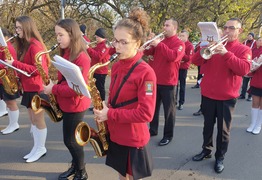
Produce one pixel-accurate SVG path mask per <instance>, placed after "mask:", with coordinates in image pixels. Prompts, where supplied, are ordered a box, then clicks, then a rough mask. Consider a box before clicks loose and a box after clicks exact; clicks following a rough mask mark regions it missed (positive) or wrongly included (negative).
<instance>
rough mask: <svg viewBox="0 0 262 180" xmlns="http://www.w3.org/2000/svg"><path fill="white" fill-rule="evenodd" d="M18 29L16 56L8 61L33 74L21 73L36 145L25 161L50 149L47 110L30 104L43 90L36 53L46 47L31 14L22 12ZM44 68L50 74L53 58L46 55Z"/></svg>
mask: <svg viewBox="0 0 262 180" xmlns="http://www.w3.org/2000/svg"><path fill="white" fill-rule="evenodd" d="M15 29H16V33H17V34H18V38H16V43H17V60H10V61H7V62H8V63H9V64H11V65H13V66H14V67H16V68H18V69H21V70H23V71H25V72H27V73H28V74H31V77H27V76H25V75H23V74H21V75H20V81H21V84H22V88H23V97H22V100H21V105H23V106H25V107H26V108H27V112H28V116H29V119H30V121H31V130H30V132H31V133H32V136H33V139H34V146H33V148H32V150H31V151H30V153H29V154H27V155H25V156H24V157H23V158H24V159H25V160H26V162H28V163H29V162H35V161H37V160H38V159H39V158H41V157H42V156H44V155H45V154H46V152H47V150H46V147H45V142H46V136H47V128H46V123H45V117H44V110H43V109H40V110H39V111H38V112H34V111H33V110H32V108H31V100H32V98H33V96H34V95H36V94H40V93H42V92H43V90H44V89H43V81H42V78H41V74H40V73H39V71H38V70H37V67H36V63H35V62H36V61H35V56H36V54H37V53H39V52H42V51H44V50H46V47H45V45H44V43H43V39H42V37H41V35H40V33H39V31H38V29H37V27H36V24H35V22H34V21H33V19H32V18H31V17H28V16H19V17H17V18H16V21H15ZM41 58H42V68H43V69H44V71H45V72H46V74H48V66H49V62H50V58H49V57H48V56H46V55H43V56H42V57H41Z"/></svg>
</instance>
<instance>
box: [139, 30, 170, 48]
mask: <svg viewBox="0 0 262 180" xmlns="http://www.w3.org/2000/svg"><path fill="white" fill-rule="evenodd" d="M164 36H165V31H163V32H162V33H160V34H158V35H156V36H155V37H153V38H152V39H150V40H148V41H146V42H145V43H144V44H143V45H142V46H141V47H140V48H142V49H149V48H150V43H151V42H153V41H154V40H156V39H158V38H160V41H162V40H163V39H164Z"/></svg>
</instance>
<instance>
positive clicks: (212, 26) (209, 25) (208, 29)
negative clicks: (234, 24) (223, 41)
mask: <svg viewBox="0 0 262 180" xmlns="http://www.w3.org/2000/svg"><path fill="white" fill-rule="evenodd" d="M197 26H198V27H199V29H200V31H201V43H203V44H208V43H209V42H213V41H216V42H217V41H218V40H220V38H221V37H220V34H219V31H218V28H217V24H216V23H215V22H199V23H197Z"/></svg>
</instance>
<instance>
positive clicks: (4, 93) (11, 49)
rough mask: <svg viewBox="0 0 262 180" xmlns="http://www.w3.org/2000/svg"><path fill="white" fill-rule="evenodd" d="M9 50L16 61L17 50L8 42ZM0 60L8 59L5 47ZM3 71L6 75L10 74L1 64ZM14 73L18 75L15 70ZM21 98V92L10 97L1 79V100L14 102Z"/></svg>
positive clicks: (1, 50)
mask: <svg viewBox="0 0 262 180" xmlns="http://www.w3.org/2000/svg"><path fill="white" fill-rule="evenodd" d="M7 48H8V50H9V52H10V54H11V56H12V57H13V58H14V59H15V58H16V51H15V48H14V47H13V45H12V43H11V42H7ZM0 59H1V60H3V61H4V60H5V59H6V55H5V52H4V48H3V47H0ZM1 69H5V70H6V73H8V68H7V67H5V65H4V64H1V63H0V70H1ZM10 70H12V69H10ZM12 71H14V73H15V74H16V71H15V70H12ZM19 97H20V95H19V92H17V93H15V94H14V95H10V94H8V93H6V91H5V89H4V87H3V84H2V80H1V79H0V99H3V100H13V99H17V98H19Z"/></svg>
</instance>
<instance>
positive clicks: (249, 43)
mask: <svg viewBox="0 0 262 180" xmlns="http://www.w3.org/2000/svg"><path fill="white" fill-rule="evenodd" d="M243 44H244V45H246V46H248V47H250V48H251V49H253V48H254V47H256V46H257V44H256V40H255V39H253V40H245V41H244V42H243Z"/></svg>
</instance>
